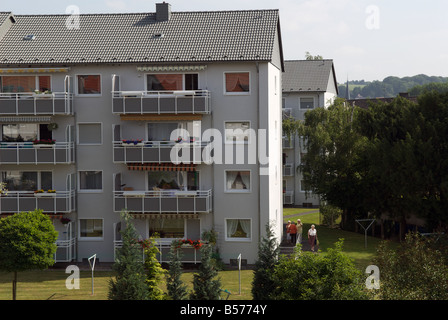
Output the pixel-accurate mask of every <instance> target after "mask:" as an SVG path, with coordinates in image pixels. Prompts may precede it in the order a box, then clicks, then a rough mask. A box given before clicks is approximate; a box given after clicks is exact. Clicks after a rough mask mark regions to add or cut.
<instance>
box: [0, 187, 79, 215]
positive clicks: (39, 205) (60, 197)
mask: <svg viewBox="0 0 448 320" xmlns="http://www.w3.org/2000/svg"><path fill="white" fill-rule="evenodd" d="M75 207H76V206H75V191H74V190H72V191H56V192H54V193H49V192H43V193H35V192H33V191H8V192H7V194H1V196H0V214H3V213H16V212H23V211H25V212H28V211H34V210H35V209H41V210H43V212H44V213H48V214H64V213H70V212H73V211H75Z"/></svg>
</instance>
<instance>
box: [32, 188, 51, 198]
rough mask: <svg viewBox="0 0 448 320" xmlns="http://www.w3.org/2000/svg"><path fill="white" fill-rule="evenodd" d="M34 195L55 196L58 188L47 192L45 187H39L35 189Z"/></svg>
mask: <svg viewBox="0 0 448 320" xmlns="http://www.w3.org/2000/svg"><path fill="white" fill-rule="evenodd" d="M34 196H35V197H38V198H40V197H55V196H56V190H53V189H50V190H47V192H45V191H44V190H43V189H38V190H36V191H34Z"/></svg>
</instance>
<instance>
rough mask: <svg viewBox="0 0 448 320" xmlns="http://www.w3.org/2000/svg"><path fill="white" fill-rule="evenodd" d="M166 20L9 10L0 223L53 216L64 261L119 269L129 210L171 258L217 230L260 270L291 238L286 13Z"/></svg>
mask: <svg viewBox="0 0 448 320" xmlns="http://www.w3.org/2000/svg"><path fill="white" fill-rule="evenodd" d="M155 9H156V10H155V12H145V13H134V14H81V15H76V16H70V15H14V14H13V13H10V12H3V13H0V81H1V85H0V88H1V93H0V125H1V128H2V135H1V137H0V138H1V141H0V143H1V145H0V168H1V169H0V171H1V181H3V182H5V183H6V185H7V189H8V190H9V191H8V193H7V195H2V196H1V197H0V213H1V215H2V216H5V215H8V214H13V213H14V212H20V211H29V210H33V209H34V208H40V209H42V210H43V211H44V212H45V213H46V214H48V215H49V216H50V217H51V218H52V219H53V222H54V226H55V227H56V230H58V231H59V240H58V253H57V257H56V259H57V261H82V260H83V259H87V258H88V257H90V256H92V255H93V254H96V255H97V258H98V259H99V260H100V261H113V260H114V257H115V250H116V248H118V247H119V246H120V244H121V236H120V230H121V229H122V228H123V225H122V222H121V219H120V212H121V211H122V210H127V211H129V212H130V213H131V214H132V216H133V217H134V218H135V219H134V220H133V221H134V224H135V226H136V229H137V231H138V233H139V235H140V237H141V238H142V239H146V238H149V237H151V236H153V235H154V234H158V235H159V237H160V238H159V241H158V244H159V245H160V246H161V250H162V255H161V257H160V260H161V261H166V260H167V258H168V257H167V252H168V251H167V250H168V246H169V244H170V243H171V241H172V240H173V239H191V240H197V239H200V238H201V235H202V233H203V232H204V231H210V230H214V231H216V232H217V233H218V242H217V246H218V248H219V252H220V255H221V257H222V259H223V261H224V262H225V263H229V261H230V259H236V258H237V257H238V255H239V254H241V256H242V258H243V259H244V260H246V261H247V263H254V261H255V259H256V256H257V251H258V243H259V241H260V239H261V238H262V237H263V236H264V234H265V226H266V224H267V223H268V222H271V223H273V224H274V225H275V233H276V235H277V236H278V238H279V239H280V238H281V232H282V196H281V194H282V189H281V188H282V184H281V183H282V180H281V179H282V174H281V170H282V133H281V121H282V109H281V97H282V95H281V94H282V92H281V88H282V82H281V81H282V72H283V71H284V61H283V54H282V45H281V35H280V22H279V12H278V10H253V11H214V12H205V11H204V12H176V11H172V9H171V5H170V4H168V3H165V2H164V3H158V4H156V8H155ZM246 129H249V130H246ZM241 155H244V156H243V157H241ZM254 155H257V156H256V157H254ZM254 159H255V160H254ZM249 160H250V161H249ZM184 251H185V252H184V261H190V262H196V261H198V260H199V256H198V254H199V253H198V252H197V250H195V249H194V248H185V249H184Z"/></svg>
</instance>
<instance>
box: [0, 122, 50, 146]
mask: <svg viewBox="0 0 448 320" xmlns="http://www.w3.org/2000/svg"><path fill="white" fill-rule="evenodd" d="M1 129H2V135H1V139H2V141H3V142H32V141H34V140H37V139H47V140H48V139H52V132H51V131H50V130H48V124H37V123H15V124H3V125H1Z"/></svg>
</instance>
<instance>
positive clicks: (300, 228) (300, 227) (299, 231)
mask: <svg viewBox="0 0 448 320" xmlns="http://www.w3.org/2000/svg"><path fill="white" fill-rule="evenodd" d="M296 227H297V243H302V232H303V223H302V221H300V219H299V220H297V225H296ZM297 243H296V244H297Z"/></svg>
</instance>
